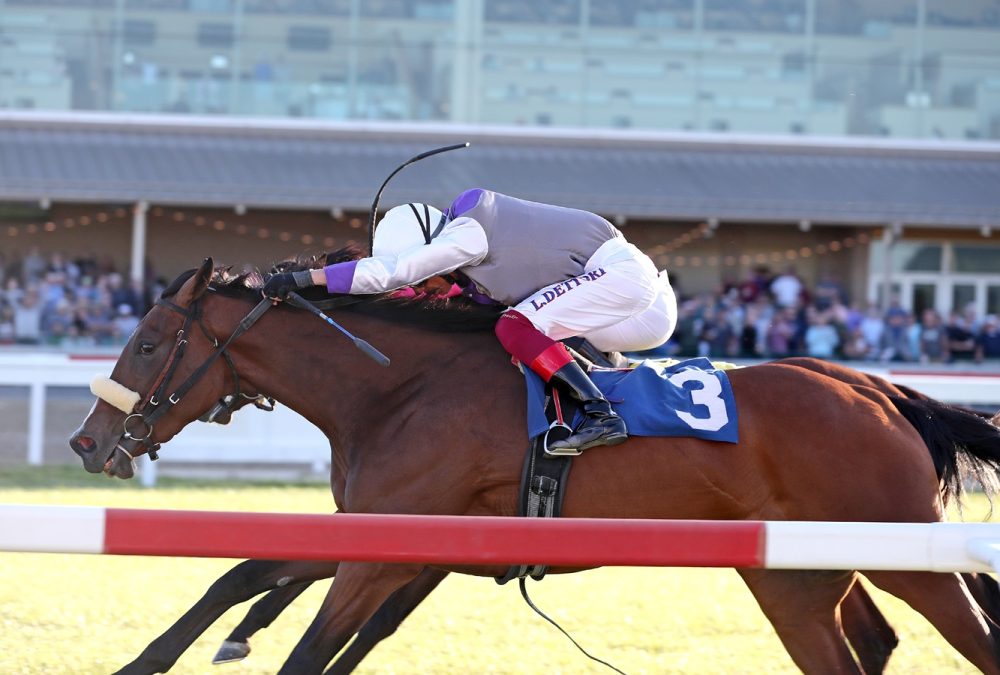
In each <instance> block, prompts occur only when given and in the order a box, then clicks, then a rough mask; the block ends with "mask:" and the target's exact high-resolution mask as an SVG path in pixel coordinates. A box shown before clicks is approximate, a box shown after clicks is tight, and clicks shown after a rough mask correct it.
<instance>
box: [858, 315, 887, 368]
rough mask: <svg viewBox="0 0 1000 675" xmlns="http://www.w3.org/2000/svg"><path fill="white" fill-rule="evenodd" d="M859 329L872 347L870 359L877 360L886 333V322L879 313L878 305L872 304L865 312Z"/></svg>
mask: <svg viewBox="0 0 1000 675" xmlns="http://www.w3.org/2000/svg"><path fill="white" fill-rule="evenodd" d="M858 329H859V330H860V331H861V334H862V336H864V339H865V342H867V343H868V344H869V345H871V348H872V350H871V352H870V353H869V354H868V357H869V358H877V357H878V356H879V350H880V348H881V345H882V335H883V334H884V333H885V321H884V320H883V318H882V314H881V313H880V312H879V309H878V305H876V304H874V303H873V304H870V305H868V309H866V310H865V315H864V317H863V318H862V319H861V322H860V323H859V324H858Z"/></svg>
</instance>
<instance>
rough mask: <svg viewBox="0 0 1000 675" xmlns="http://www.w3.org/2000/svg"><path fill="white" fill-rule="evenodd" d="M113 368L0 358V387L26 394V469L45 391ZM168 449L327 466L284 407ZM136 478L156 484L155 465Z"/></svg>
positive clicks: (188, 456)
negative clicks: (21, 388)
mask: <svg viewBox="0 0 1000 675" xmlns="http://www.w3.org/2000/svg"><path fill="white" fill-rule="evenodd" d="M113 366H114V357H102V356H97V357H81V356H73V355H69V354H56V353H53V354H28V353H24V354H17V353H11V354H0V385H14V386H26V387H28V388H29V392H30V393H29V399H30V400H29V406H28V443H27V449H26V450H27V460H28V464H31V465H40V464H42V463H43V452H42V442H43V440H44V437H45V401H46V390H47V389H48V388H49V387H87V386H89V384H90V381H91V380H92V379H93V378H94V377H95V376H97V375H100V376H103V377H107V376H109V375H110V374H111V369H112V367H113ZM80 421H81V422H82V421H83V420H82V419H81V420H80ZM169 448H170V452H169V453H161V455H160V457H161V458H162V459H166V460H167V461H170V462H219V463H233V462H239V463H262V464H272V463H282V464H284V463H287V464H306V465H309V466H311V467H312V468H313V470H314V471H324V470H325V469H326V466H327V464H328V463H329V461H330V444H329V442H328V441H327V439H326V437H325V436H324V435H323V434H322V433H321V432H320V431H319V430H318V429H317V428H316V427H314V426H313V425H311V424H309V423H308V422H307V421H306V420H305V419H303V418H302V417H301V416H299V415H297V414H296V413H294V412H292V411H291V410H289V409H288V408H287V407H285V406H278V407H276V408H275V410H274V411H273V412H269V413H265V412H262V411H260V410H257V409H256V408H254V407H253V406H247V407H245V408H243V409H242V410H240V411H239V412H238V413H237V414H235V415H233V419H232V422H231V423H230V424H228V425H225V426H222V425H218V424H191V425H188V427H187V428H186V429H184V430H183V431H182V432H181V433H179V434H178V435H177V436H176V437H175V438H174V439H173V440H171V441H170V445H169ZM68 451H69V450H68V448H67V452H68ZM140 478H141V480H142V483H143V485H153V484H155V482H156V463H153V462H150V461H149V460H148V459H143V460H141V474H140Z"/></svg>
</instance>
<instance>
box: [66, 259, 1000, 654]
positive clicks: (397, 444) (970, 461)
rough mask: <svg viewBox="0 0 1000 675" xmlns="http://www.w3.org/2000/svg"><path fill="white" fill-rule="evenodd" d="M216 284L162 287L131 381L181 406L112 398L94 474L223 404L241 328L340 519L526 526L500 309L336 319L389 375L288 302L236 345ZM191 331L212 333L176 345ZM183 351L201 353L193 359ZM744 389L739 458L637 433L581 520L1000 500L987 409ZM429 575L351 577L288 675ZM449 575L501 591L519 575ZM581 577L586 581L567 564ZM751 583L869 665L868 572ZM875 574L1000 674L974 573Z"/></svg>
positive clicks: (820, 648)
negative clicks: (310, 452)
mask: <svg viewBox="0 0 1000 675" xmlns="http://www.w3.org/2000/svg"><path fill="white" fill-rule="evenodd" d="M212 277H213V265H212V261H211V260H206V261H205V263H204V264H203V265H202V266H201V268H200V269H199V270H197V271H195V272H194V273H191V274H187V275H184V276H182V278H180V279H178V280H177V282H176V283H175V284H172V288H171V289H168V291H176V292H171V293H165V294H166V295H167V296H168V297H169V298H170V301H164V302H162V303H160V304H158V305H157V306H156V307H154V308H153V309H152V310H151V311H150V312H149V314H147V316H146V317H145V318H144V319H143V321H142V322H141V323H140V326H139V327H138V328H137V329H136V331H135V332H134V333H133V335H132V336H131V338H130V339H129V342H128V343H127V344H126V347H125V349H124V350H123V352H122V355H121V357H120V358H119V361H118V363H117V364H116V366H115V368H114V370H113V373H112V377H113V379H114V380H115V381H116V382H118V383H119V384H120V385H121V386H122V387H123V388H125V389H127V390H132V391H134V392H141V393H140V396H141V397H142V402H141V403H142V404H143V405H144V404H145V402H146V399H147V398H148V397H149V396H151V395H152V394H153V393H154V391H153V390H159V389H158V386H154V385H159V384H160V383H161V382H162V381H163V380H164V379H165V380H166V382H165V384H169V385H170V388H173V392H174V393H173V394H171V395H170V398H169V401H170V403H171V406H170V408H169V409H166V408H165V410H167V414H163V415H161V416H159V417H158V418H157V421H156V427H155V429H154V428H148V429H145V428H144V429H141V430H136V423H135V422H133V423H132V428H131V430H129V429H128V428H127V427H126V426H125V425H126V421H125V420H126V417H127V415H126V413H123V412H121V411H120V410H118V409H117V408H115V407H113V406H111V405H109V404H107V403H106V402H104V401H100V402H98V403H97V404H96V405H95V407H94V409H93V410H92V411H91V413H90V414H89V415H88V417H87V419H86V420H85V421H84V423H83V424H82V426H81V427H80V429H78V431H77V432H76V433H75V434H74V435H73V437H72V439H71V446H72V447H73V449H74V451H75V452H77V453H78V454H79V455H80V457H81V458H82V460H83V463H84V467H85V468H86V469H87V470H88V471H91V472H94V473H98V472H101V471H104V472H106V473H108V474H109V475H117V476H121V477H129V476H131V475H132V469H131V466H130V461H129V458H128V457H127V455H126V454H125V452H126V450H125V446H124V445H123V440H124V439H125V438H126V436H128V437H129V440H134V441H136V442H137V445H131V446H130V447H131V450H132V454H136V453H141V452H143V451H145V450H147V449H148V448H154V447H156V445H157V444H159V443H163V442H166V441H168V440H169V439H170V438H172V437H173V436H174V435H175V434H176V433H177V432H179V431H180V430H181V429H182V428H184V426H185V425H186V424H188V423H189V422H190V421H192V420H194V419H196V418H197V417H198V416H199V415H200V414H201V413H202V412H203V411H204V410H205V409H207V408H208V407H209V406H210V405H211V404H212V402H214V401H216V400H218V399H219V398H221V397H222V396H224V395H225V394H226V389H227V387H228V386H229V383H228V380H229V379H230V372H229V371H228V370H227V368H226V367H225V365H224V364H223V362H222V361H221V360H219V359H218V358H217V356H218V354H219V351H218V350H219V340H220V337H224V336H226V335H230V338H229V339H225V340H223V349H228V351H229V359H228V360H229V362H230V364H231V368H232V369H233V373H238V375H239V377H240V378H242V379H243V380H244V381H245V382H246V383H248V384H249V385H250V386H252V387H254V388H255V389H256V390H257V391H259V392H261V393H263V394H266V395H269V396H271V397H273V398H274V399H275V400H277V401H279V402H281V403H283V404H285V405H287V406H289V407H290V408H292V409H293V410H296V411H297V412H298V413H299V414H301V415H302V416H303V417H305V418H306V419H307V420H309V421H310V422H312V423H313V424H315V425H317V426H318V427H319V428H320V429H322V430H323V431H324V433H326V435H327V436H328V437H329V438H330V439H331V444H332V448H333V457H332V470H331V487H332V489H333V494H334V499H335V501H336V503H337V505H338V507H339V508H340V509H341V510H343V511H346V512H361V513H363V512H373V513H426V514H454V515H459V514H460V515H503V516H513V515H515V514H516V512H517V486H518V482H519V477H520V465H521V460H522V452H523V444H524V440H525V437H526V427H525V422H524V399H525V397H524V383H523V381H522V378H521V375H520V374H519V373H518V372H517V371H516V370H514V369H513V368H511V367H510V366H509V364H508V360H509V359H508V357H507V356H506V354H505V353H504V352H503V351H502V349H501V348H500V346H499V344H497V342H496V341H495V339H494V337H493V335H492V331H490V330H488V329H491V328H492V325H493V321H494V319H495V313H494V314H493V315H491V316H485V315H479V314H477V312H476V311H473V310H463V311H455V310H438V311H434V310H433V309H432V308H431V307H429V306H425V305H426V303H424V304H416V305H414V304H413V303H405V302H395V301H391V300H387V299H385V298H382V297H376V298H372V299H368V300H363V301H361V302H358V303H357V304H355V305H354V306H352V307H350V308H346V309H344V310H342V311H337V312H336V316H337V318H338V320H340V321H342V322H343V323H344V325H345V326H347V328H348V329H350V330H351V331H352V332H353V333H355V334H359V335H364V336H366V337H369V338H371V339H376V338H377V341H378V343H379V346H380V347H382V348H383V349H384V350H385V351H386V352H387V353H388V355H389V356H390V357H391V358H393V359H394V360H395V363H396V365H395V366H394V367H390V368H386V369H382V370H373V369H372V368H371V367H370V365H369V364H368V363H367V362H365V361H363V360H362V359H361V357H360V356H358V355H357V354H356V353H355V352H353V351H351V350H348V349H345V346H346V345H345V344H343V343H342V342H333V340H335V339H337V340H339V339H340V338H338V337H336V336H335V335H333V334H331V332H330V331H329V329H328V328H327V327H326V326H325V325H324V324H322V323H321V322H318V321H316V319H315V318H313V317H311V316H309V315H308V314H306V313H303V312H297V311H295V310H293V309H291V308H288V307H284V306H279V307H278V308H277V309H274V310H271V311H270V312H267V313H264V314H263V315H262V316H260V318H259V321H257V323H256V325H255V326H254V330H246V331H245V333H244V334H243V337H242V338H241V339H240V340H236V341H234V340H233V336H235V335H238V334H240V333H243V331H242V330H240V328H239V327H240V324H241V321H242V324H243V326H246V325H247V324H248V320H247V317H248V315H249V312H248V310H249V308H250V302H252V301H256V300H259V297H260V294H259V290H257V289H253V288H249V289H248V288H246V287H244V286H243V285H241V284H240V283H215V284H213V283H212ZM210 288H211V289H212V292H209V289H210ZM259 306H260V305H258V307H259ZM193 318H196V319H197V321H198V322H199V324H200V326H201V329H202V331H203V332H204V333H205V335H204V336H202V335H200V334H199V333H198V331H195V330H191V331H189V332H187V333H186V334H184V335H178V332H179V329H182V328H183V327H184V326H187V327H188V328H190V327H191V325H192V320H193ZM182 341H183V342H184V344H186V346H187V351H186V353H185V358H181V359H178V358H177V354H178V345H180V344H181V342H182ZM325 341H331V342H325ZM182 353H184V352H182ZM304 357H307V358H304ZM233 364H235V365H233ZM192 376H193V377H192ZM729 379H730V382H731V384H732V388H733V391H734V394H735V397H736V400H737V402H738V404H739V406H740V424H739V427H740V436H741V438H740V442H739V443H738V444H736V445H733V446H730V445H728V444H726V445H724V444H719V443H712V442H708V441H702V440H698V439H693V438H681V439H678V438H670V439H660V438H634V439H632V440H631V442H630V443H629V444H628V445H627V446H625V447H623V448H616V449H614V450H611V449H603V450H598V451H590V452H588V453H586V454H585V455H584V456H583V457H581V458H580V459H578V461H577V466H576V467H575V469H574V478H573V490H572V491H570V492H569V493H568V494H567V497H566V502H565V511H564V514H565V515H566V516H567V517H634V518H695V519H761V520H845V521H862V522H935V521H939V520H942V519H943V516H944V512H943V509H944V502H945V501H946V500H947V499H949V498H951V497H954V496H956V495H959V494H960V492H961V489H962V480H963V475H962V472H961V468H962V467H963V466H970V467H971V468H973V469H977V470H978V472H979V474H980V477H981V478H982V479H983V480H984V483H985V485H986V487H987V488H992V487H994V480H995V477H996V472H997V468H998V464H1000V434H998V432H997V430H996V428H995V427H993V426H992V425H990V424H989V423H987V422H985V421H983V420H980V419H979V418H977V417H975V416H972V415H969V414H967V413H964V412H961V411H956V410H954V409H951V408H949V407H947V406H944V405H941V404H932V403H928V402H922V401H920V402H915V401H910V400H907V399H902V398H899V397H887V396H886V395H885V394H882V393H880V392H878V391H876V390H874V389H871V388H868V387H861V386H856V385H847V384H844V383H840V382H836V381H835V380H832V379H831V378H829V377H826V376H823V375H820V374H816V373H811V372H808V371H806V370H804V369H801V368H794V367H787V366H780V365H767V364H765V365H760V366H755V367H753V368H746V369H742V370H735V371H731V372H730V373H729ZM182 382H183V384H175V383H182ZM431 401H433V405H429V404H428V403H429V402H431ZM141 421H142V420H140V422H141ZM136 434H138V436H137V435H136ZM458 453H460V455H458V456H456V454H458ZM960 464H961V466H960ZM422 569H423V568H422V567H421V566H419V565H398V564H396V565H386V564H374V563H353V562H351V563H348V562H344V563H341V564H340V565H339V567H338V570H337V576H336V578H335V580H334V582H333V584H332V586H331V590H330V592H329V594H328V595H327V598H326V600H325V602H324V605H323V607H322V608H321V610H320V612H319V614H318V615H317V617H316V619H315V620H314V621H313V623H312V625H311V626H310V627H309V629H308V630H307V632H306V634H305V635H304V636H303V638H302V640H301V641H300V642H299V644H298V645H297V646H296V647H295V649H294V650H293V652H292V654H291V656H290V657H289V660H288V661H287V662H286V664H285V667H284V668H283V672H289V673H306V672H320V671H322V669H323V668H324V667H325V666H326V664H327V663H329V661H330V659H332V657H333V656H334V654H336V653H337V652H338V651H339V650H340V648H342V647H343V646H344V644H346V642H347V641H348V640H349V639H350V638H351V636H353V635H354V634H355V633H356V632H357V631H358V630H359V629H360V628H361V627H362V626H363V625H364V623H365V622H366V621H367V620H368V618H369V617H371V615H372V614H373V613H374V612H375V611H376V610H377V609H378V608H379V606H381V605H382V604H383V602H384V601H385V600H386V598H387V597H388V596H389V595H390V594H391V593H392V592H394V591H395V590H396V589H398V588H400V587H402V586H403V585H405V584H406V583H408V582H409V581H411V580H413V579H414V578H415V577H416V576H417V575H419V574H420V573H421V571H422ZM448 569H450V570H453V571H461V572H465V573H470V574H478V575H483V576H496V575H498V574H501V573H502V572H503V571H504V570H502V569H499V568H490V567H466V566H455V567H450V568H448ZM563 571H572V570H558V569H556V570H553V572H563ZM739 573H740V574H741V576H742V577H743V579H744V581H745V582H746V583H747V585H748V586H749V588H750V590H751V592H752V593H753V594H754V597H755V599H756V600H757V602H758V604H759V605H760V606H761V609H762V610H763V611H764V613H765V615H766V616H767V617H768V619H769V620H770V621H771V623H772V625H773V626H774V628H775V630H776V632H777V634H778V636H779V638H780V639H781V640H782V643H783V644H784V646H785V648H786V650H787V651H788V653H789V655H790V656H791V658H792V659H793V661H794V662H795V663H796V664H797V665H798V666H799V667H800V668H801V669H803V670H805V671H807V672H816V671H842V672H858V664H857V662H856V661H855V658H854V656H853V655H852V654H851V651H850V649H849V647H848V645H847V643H846V641H845V639H844V635H843V632H842V627H841V623H840V618H839V616H838V611H837V609H838V606H839V604H840V602H841V599H842V598H843V597H844V595H845V594H846V593H847V591H848V590H849V589H850V588H851V586H852V585H853V583H854V581H855V579H856V574H855V572H851V571H830V572H816V571H809V572H804V571H803V572H797V571H777V570H756V569H754V570H749V569H743V570H739ZM866 576H867V577H868V578H869V580H871V581H872V582H873V583H874V584H875V585H877V586H879V587H881V588H883V589H884V590H886V591H888V592H890V593H892V594H894V595H896V596H897V597H900V598H901V599H903V600H904V601H905V602H907V603H908V604H910V605H911V606H912V607H913V608H914V609H916V610H917V611H919V612H920V613H922V614H923V615H924V616H925V617H926V618H927V619H928V620H929V621H930V623H931V624H932V625H934V626H935V628H936V629H937V630H938V631H939V632H941V634H942V635H943V636H944V637H945V638H946V639H947V640H948V641H949V642H950V643H951V644H952V645H953V646H954V647H955V648H956V649H957V650H958V651H959V652H960V653H961V654H963V656H965V657H966V658H967V659H968V660H969V661H970V662H972V663H973V664H974V665H976V666H977V667H979V668H980V669H981V670H983V671H984V672H988V673H1000V659H998V654H1000V652H998V649H997V645H998V643H997V631H998V627H997V625H996V624H995V623H993V622H992V621H990V620H989V619H988V618H986V617H985V616H984V615H983V614H982V612H981V611H980V610H979V608H978V607H977V606H976V605H975V603H974V602H973V601H972V599H971V598H970V596H969V593H968V589H967V588H966V585H965V583H964V582H963V581H962V579H961V577H960V576H958V575H955V574H938V573H929V572H928V573H914V572H908V573H901V572H872V571H869V572H867V573H866ZM334 607H335V608H336V611H334Z"/></svg>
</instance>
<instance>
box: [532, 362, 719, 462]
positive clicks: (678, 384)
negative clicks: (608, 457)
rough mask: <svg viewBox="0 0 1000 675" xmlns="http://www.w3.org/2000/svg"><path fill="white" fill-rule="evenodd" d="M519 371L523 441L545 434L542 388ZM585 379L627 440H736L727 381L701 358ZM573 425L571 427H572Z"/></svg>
mask: <svg viewBox="0 0 1000 675" xmlns="http://www.w3.org/2000/svg"><path fill="white" fill-rule="evenodd" d="M522 370H523V371H524V374H525V383H526V384H527V388H528V437H529V438H531V439H534V438H535V437H537V436H539V435H541V434H544V433H545V432H546V431H547V430H548V429H549V422H548V420H547V419H546V416H545V409H544V406H545V383H544V382H543V381H542V379H541V378H540V377H538V376H537V375H535V374H534V373H533V372H531V371H530V370H529V369H527V368H523V369H522ZM590 377H591V379H592V380H593V381H594V384H596V385H597V387H598V388H599V389H600V390H601V392H603V393H604V396H605V397H606V398H607V399H608V401H609V402H610V403H611V405H612V407H613V408H614V409H615V412H617V413H618V414H619V415H621V416H622V417H623V418H624V419H625V424H626V426H627V427H628V433H629V435H630V436H691V437H695V438H701V439H704V440H707V441H721V442H724V443H736V442H738V441H739V433H738V420H737V414H736V402H735V400H734V398H733V390H732V387H731V386H730V384H729V378H728V377H727V376H726V374H725V372H724V371H723V370H719V369H717V368H716V367H715V366H714V365H713V364H712V362H711V361H709V360H708V359H706V358H703V357H699V358H694V359H689V360H686V361H641V362H639V363H638V364H636V365H635V366H634V367H632V368H595V369H593V370H591V371H590ZM577 421H578V420H574V421H573V422H572V423H571V424H570V426H573V427H575V426H576V423H577ZM623 447H624V446H623ZM607 452H622V449H621V448H616V449H614V450H608V451H607Z"/></svg>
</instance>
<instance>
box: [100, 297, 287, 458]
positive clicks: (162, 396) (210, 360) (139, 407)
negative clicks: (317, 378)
mask: <svg viewBox="0 0 1000 675" xmlns="http://www.w3.org/2000/svg"><path fill="white" fill-rule="evenodd" d="M156 304H157V305H159V306H160V307H165V308H166V309H169V310H171V311H173V312H176V313H178V314H180V315H181V316H183V317H184V324H183V326H182V327H181V329H180V330H179V331H177V335H176V339H175V341H174V346H173V347H172V348H171V350H170V354H169V355H168V356H167V361H166V363H165V364H164V365H163V368H161V369H160V372H159V374H158V375H157V376H156V379H155V380H153V385H152V386H151V387H150V388H149V389H150V391H149V394H148V395H147V396H146V398H145V399H141V400H140V401H139V402H138V403H136V404H135V407H134V408H133V409H132V412H131V413H128V414H127V415H126V417H125V420H124V421H123V422H122V435H121V437H120V438H119V439H118V442H117V443H116V444H115V449H116V450H121V451H122V452H123V453H125V456H126V457H128V458H129V459H130V460H134V459H135V456H136V454H137V453H136V448H138V447H139V446H145V447H146V452H147V454H148V455H149V458H150V459H151V460H154V461H155V460H156V459H158V458H159V455H158V454H157V451H158V450H159V448H160V444H159V443H157V442H155V441H153V440H152V436H153V427H154V425H155V424H156V422H158V421H159V420H160V418H161V417H163V416H164V415H166V414H167V413H168V412H170V410H171V409H173V407H174V406H175V405H177V404H178V403H180V402H181V399H183V398H184V396H185V395H187V393H188V392H189V391H191V389H192V387H194V386H195V384H197V383H198V381H199V380H200V379H201V378H202V377H203V376H204V375H205V373H206V372H208V369H209V368H211V367H212V365H213V364H214V363H215V362H216V361H217V360H218V359H219V358H220V357H221V358H223V359H225V361H226V365H228V366H229V370H230V372H231V373H232V375H233V382H234V387H235V391H234V392H233V393H231V394H228V395H227V396H226V397H224V398H223V399H222V400H221V401H220V404H222V405H224V406H225V408H224V409H228V410H229V411H232V410H233V408H235V407H236V406H237V404H238V403H239V402H240V399H241V398H247V399H253V400H255V402H256V404H257V405H258V407H264V404H261V403H260V399H262V398H266V397H263V395H261V394H256V395H253V396H251V395H250V394H244V393H243V392H242V391H241V390H240V376H239V374H238V373H237V372H236V365H235V364H234V363H233V359H232V356H230V354H229V352H228V351H227V350H228V348H229V345H230V344H232V342H233V341H234V340H235V339H236V338H238V337H239V336H240V335H243V333H245V332H247V331H248V330H249V329H250V327H251V326H253V325H254V324H255V323H256V322H257V320H258V319H260V317H261V316H263V314H264V312H266V311H267V310H268V309H270V308H271V307H272V306H273V304H274V303H273V302H272V300H271V298H264V299H263V300H261V301H260V302H259V303H257V305H256V306H254V308H253V309H251V310H250V312H249V313H248V314H247V315H246V316H244V317H243V319H242V320H241V321H240V322H239V324H238V325H237V326H236V328H235V329H234V330H233V332H232V334H230V336H229V337H228V338H226V340H225V342H223V343H222V344H221V345H220V344H219V340H218V338H216V337H215V336H214V335H212V334H211V333H209V331H208V329H207V328H206V327H205V323H204V321H203V314H202V304H201V298H199V299H197V300H195V301H194V302H193V303H191V306H190V307H188V308H184V307H181V306H180V305H176V304H174V303H172V302H170V301H169V300H166V299H165V298H159V299H158V300H157V301H156ZM196 321H197V323H198V326H199V327H200V328H201V331H202V333H204V335H205V337H206V338H208V340H209V342H211V343H212V346H213V349H214V351H213V352H212V353H211V354H209V355H208V356H207V357H206V358H205V360H204V361H202V363H201V365H199V366H198V367H197V368H196V369H195V370H194V372H192V373H191V374H190V375H189V376H188V377H187V379H186V380H184V382H182V383H181V385H180V386H179V387H177V388H176V389H175V390H174V391H173V393H170V394H168V393H167V388H168V387H169V385H170V381H171V379H173V376H174V373H175V372H176V370H177V367H178V365H180V362H181V359H182V358H183V357H184V352H185V349H186V347H187V344H188V338H187V336H188V335H189V334H190V332H191V325H192V324H193V323H194V322H196ZM265 409H266V408H265ZM217 410H218V405H217V406H216V408H213V411H212V412H213V413H214V414H215V416H217V415H218V414H220V413H221V412H222V410H218V411H217ZM130 425H131V428H130ZM137 425H141V426H137Z"/></svg>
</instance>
